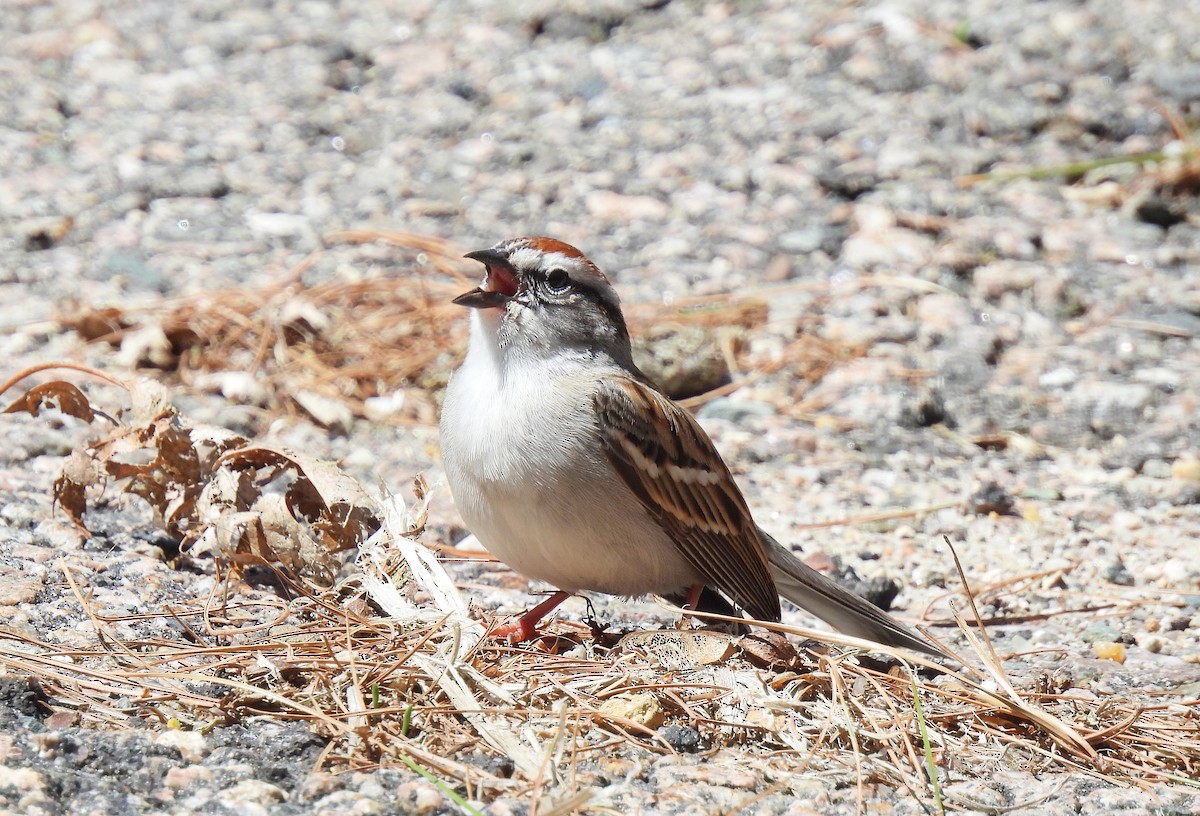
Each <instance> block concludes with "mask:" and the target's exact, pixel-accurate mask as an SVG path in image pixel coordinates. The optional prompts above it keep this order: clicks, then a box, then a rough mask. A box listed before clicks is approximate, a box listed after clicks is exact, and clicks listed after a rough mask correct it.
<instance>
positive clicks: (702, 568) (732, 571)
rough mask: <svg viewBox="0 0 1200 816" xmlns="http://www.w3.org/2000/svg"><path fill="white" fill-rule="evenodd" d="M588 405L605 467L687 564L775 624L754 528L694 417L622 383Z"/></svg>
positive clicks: (771, 586) (775, 600) (774, 601)
mask: <svg viewBox="0 0 1200 816" xmlns="http://www.w3.org/2000/svg"><path fill="white" fill-rule="evenodd" d="M593 404H594V407H595V409H596V413H597V416H598V418H599V427H600V442H601V445H602V446H603V448H604V452H605V453H606V454H607V455H608V459H609V461H610V462H612V465H613V467H614V468H615V469H616V471H617V473H619V474H620V475H621V478H623V479H624V480H625V483H626V484H627V485H628V486H629V489H630V490H632V491H633V493H634V495H635V496H637V497H638V499H639V500H640V501H641V502H642V506H643V507H645V508H646V510H648V511H649V512H650V515H651V516H652V517H653V518H654V520H655V521H657V522H658V523H659V524H660V525H662V528H663V529H664V530H666V532H667V534H668V535H670V536H671V539H672V540H673V541H674V542H675V546H677V547H678V548H679V551H680V552H681V553H683V556H684V557H685V558H686V559H687V560H688V562H689V563H690V564H691V565H692V566H693V567H695V568H696V570H697V571H699V572H700V574H701V575H704V576H705V578H706V579H707V580H708V582H709V583H710V584H711V585H712V586H714V587H716V588H717V589H719V590H721V591H722V592H724V593H726V594H727V595H729V597H730V598H732V599H733V600H734V602H736V603H737V604H738V605H739V606H741V607H742V608H743V609H745V610H746V611H747V612H749V613H750V614H751V615H753V616H754V617H756V618H759V619H761V620H773V621H777V620H779V595H778V593H777V592H776V590H775V582H774V581H773V580H772V579H771V572H770V568H769V567H768V565H767V554H766V550H765V549H764V547H763V543H762V540H761V538H759V534H758V528H757V527H756V526H755V524H754V520H753V519H752V518H751V517H750V510H749V508H748V507H747V506H746V500H745V499H744V498H742V493H741V491H740V490H738V487H737V484H736V483H735V482H734V481H733V476H732V475H731V474H730V473H729V468H727V467H726V466H725V462H724V460H722V459H721V456H720V454H718V453H717V449H716V448H715V447H714V446H713V443H712V440H711V439H709V438H708V434H706V433H705V432H704V429H703V428H701V427H700V425H699V424H698V423H697V422H696V420H695V419H693V418H692V415H691V414H689V413H688V412H687V411H685V410H684V409H682V408H680V407H679V406H678V405H676V404H675V403H674V402H672V401H671V400H670V399H668V398H667V397H665V396H663V395H662V394H660V393H658V392H657V391H656V390H654V389H653V388H652V387H650V386H648V385H645V384H643V383H639V382H636V381H634V380H626V379H621V380H613V381H611V382H606V383H605V384H604V385H602V386H601V388H600V390H599V391H598V392H597V393H596V395H595V397H594V398H593Z"/></svg>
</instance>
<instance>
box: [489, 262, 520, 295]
mask: <svg viewBox="0 0 1200 816" xmlns="http://www.w3.org/2000/svg"><path fill="white" fill-rule="evenodd" d="M486 288H487V289H490V290H491V291H493V292H500V293H501V294H504V295H507V296H508V297H513V296H514V295H516V294H517V279H516V278H514V277H513V275H512V273H511V272H509V271H508V270H507V269H505V268H504V267H502V266H489V267H488V278H487V286H486Z"/></svg>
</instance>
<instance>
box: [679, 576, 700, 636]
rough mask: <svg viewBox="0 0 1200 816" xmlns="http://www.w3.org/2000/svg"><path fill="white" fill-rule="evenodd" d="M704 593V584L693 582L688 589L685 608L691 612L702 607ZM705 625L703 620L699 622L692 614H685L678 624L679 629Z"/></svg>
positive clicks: (684, 603)
mask: <svg viewBox="0 0 1200 816" xmlns="http://www.w3.org/2000/svg"><path fill="white" fill-rule="evenodd" d="M703 594H704V584H692V587H691V589H689V590H688V594H687V599H686V600H685V601H684V602H683V608H684V609H687V610H689V611H691V612H695V611H696V610H697V609H698V608H699V607H700V596H701V595H703ZM700 625H703V621H701V622H699V623H697V622H696V619H695V618H693V617H692V616H691V615H684V616H683V617H682V618H680V619H679V623H677V624H676V626H675V628H677V629H690V628H692V627H694V626H700Z"/></svg>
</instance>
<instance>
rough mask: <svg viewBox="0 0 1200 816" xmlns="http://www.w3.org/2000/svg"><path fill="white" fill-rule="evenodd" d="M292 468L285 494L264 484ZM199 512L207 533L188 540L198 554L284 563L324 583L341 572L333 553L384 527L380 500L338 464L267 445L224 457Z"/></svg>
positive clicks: (203, 493) (199, 499)
mask: <svg viewBox="0 0 1200 816" xmlns="http://www.w3.org/2000/svg"><path fill="white" fill-rule="evenodd" d="M285 474H288V475H290V477H291V482H290V484H288V486H287V488H286V490H284V492H283V493H278V492H265V490H264V489H263V488H261V487H260V485H269V483H270V482H272V481H274V480H275V479H277V478H279V477H281V476H283V475H285ZM195 517H196V519H197V520H198V522H199V523H200V524H201V526H202V532H201V533H200V534H199V536H197V538H196V540H195V541H194V542H193V543H192V544H191V545H189V551H190V552H192V553H193V554H199V553H206V552H210V553H212V554H214V555H215V556H217V557H222V558H226V559H228V560H231V561H245V560H247V559H248V560H258V561H265V562H268V563H278V564H281V565H282V566H283V567H285V568H287V569H288V570H290V571H291V572H293V573H294V574H296V575H299V576H304V577H308V578H311V579H313V580H315V581H317V582H319V583H323V584H324V583H328V582H329V581H331V580H332V579H333V576H334V573H335V572H336V569H337V561H336V559H335V558H334V557H333V556H334V554H335V553H337V552H340V551H342V550H346V549H349V548H352V547H355V546H357V545H358V544H360V543H361V542H362V541H364V540H365V539H366V538H367V537H368V536H370V535H371V533H373V532H374V531H375V530H376V529H378V527H379V517H378V509H377V507H376V502H375V500H374V499H372V498H371V497H370V495H368V494H367V492H366V491H365V490H363V488H362V486H361V485H360V484H359V483H358V482H357V481H355V480H354V479H353V478H351V477H350V476H348V475H346V474H345V473H343V472H342V471H341V470H340V469H339V468H338V467H337V466H336V465H334V464H332V463H330V462H322V461H320V460H317V459H314V458H312V457H309V456H304V455H303V454H298V453H296V452H294V451H289V450H286V449H283V448H273V447H269V446H265V445H255V446H251V447H246V448H239V449H234V450H231V451H229V452H228V453H226V454H225V455H224V456H223V457H221V459H220V460H218V466H217V469H216V472H215V473H214V474H213V475H212V477H211V478H210V480H209V481H208V483H207V484H206V485H205V487H204V489H203V490H202V491H201V492H200V494H199V496H198V497H197V502H196V507H195Z"/></svg>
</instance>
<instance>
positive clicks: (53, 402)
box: [4, 380, 96, 422]
mask: <svg viewBox="0 0 1200 816" xmlns="http://www.w3.org/2000/svg"><path fill="white" fill-rule="evenodd" d="M45 408H57V409H58V410H60V411H62V412H63V413H64V414H67V415H69V416H73V417H77V418H79V419H82V420H83V421H84V422H91V421H92V420H93V419H95V418H96V412H95V411H93V410H92V405H91V403H89V402H88V398H87V397H85V396H84V395H83V392H82V391H80V390H79V389H78V388H76V387H75V386H74V385H72V384H71V383H69V382H65V381H63V380H54V381H53V382H48V383H42V384H41V385H36V386H34V387H33V388H30V389H29V390H28V391H26V392H25V393H24V394H23V395H21V396H20V397H18V398H17V399H16V400H14V401H13V403H12V404H11V405H9V406H8V407H7V408H5V409H4V413H6V414H15V413H19V412H21V411H25V412H27V413H29V414H32V415H33V416H37V415H38V414H39V413H40V412H41V411H42V410H43V409H45Z"/></svg>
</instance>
